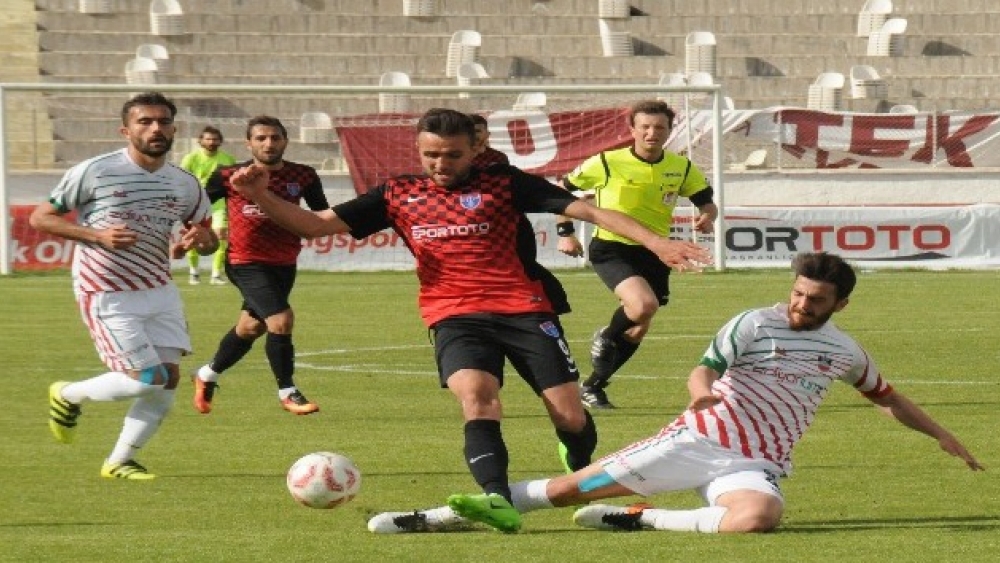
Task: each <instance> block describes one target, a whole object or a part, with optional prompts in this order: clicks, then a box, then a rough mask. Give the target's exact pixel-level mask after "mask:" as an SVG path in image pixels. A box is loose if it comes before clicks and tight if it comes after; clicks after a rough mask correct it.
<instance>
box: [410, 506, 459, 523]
mask: <svg viewBox="0 0 1000 563" xmlns="http://www.w3.org/2000/svg"><path fill="white" fill-rule="evenodd" d="M420 512H421V513H423V515H424V516H426V517H427V522H429V523H431V524H435V525H442V526H448V525H451V524H459V523H461V522H465V518H462V517H461V516H459V515H458V514H455V511H454V510H452V509H451V507H450V506H440V507H438V508H429V509H427V510H421V511H420Z"/></svg>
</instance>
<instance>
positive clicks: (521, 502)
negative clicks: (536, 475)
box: [510, 479, 552, 514]
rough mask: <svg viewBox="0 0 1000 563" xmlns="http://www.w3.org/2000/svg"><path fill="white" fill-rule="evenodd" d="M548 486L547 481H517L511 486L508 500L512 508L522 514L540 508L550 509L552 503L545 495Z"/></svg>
mask: <svg viewBox="0 0 1000 563" xmlns="http://www.w3.org/2000/svg"><path fill="white" fill-rule="evenodd" d="M548 484H549V479H536V480H534V481H518V482H517V483H513V484H511V486H510V499H511V503H512V504H513V505H514V508H516V509H517V511H518V512H520V513H522V514H523V513H525V512H531V511H532V510H539V509H541V508H552V501H551V500H549V496H548V495H547V494H546V493H545V490H546V488H547V487H548Z"/></svg>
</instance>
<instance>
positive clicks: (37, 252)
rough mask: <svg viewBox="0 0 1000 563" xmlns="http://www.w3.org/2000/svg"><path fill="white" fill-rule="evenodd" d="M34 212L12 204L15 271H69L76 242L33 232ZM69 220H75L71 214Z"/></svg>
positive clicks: (28, 206) (12, 252)
mask: <svg viewBox="0 0 1000 563" xmlns="http://www.w3.org/2000/svg"><path fill="white" fill-rule="evenodd" d="M34 209H35V207H34V206H32V205H13V206H11V208H10V212H11V217H12V219H13V224H12V226H11V231H12V232H11V234H12V237H11V245H12V249H11V255H12V256H13V263H14V264H13V266H14V270H15V271H18V270H21V271H23V270H55V269H62V268H69V267H70V264H72V263H73V247H74V246H75V244H76V243H74V242H73V241H70V240H66V239H63V238H59V237H54V236H52V235H48V234H45V233H42V232H39V231H36V230H35V229H32V228H31V225H29V224H28V218H29V217H30V216H31V212H32V211H33V210H34ZM67 217H68V218H69V219H70V220H72V219H73V215H72V214H69V215H67Z"/></svg>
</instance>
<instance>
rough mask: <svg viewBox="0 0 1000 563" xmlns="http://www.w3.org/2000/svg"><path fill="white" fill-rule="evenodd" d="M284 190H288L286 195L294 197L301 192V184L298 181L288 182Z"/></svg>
mask: <svg viewBox="0 0 1000 563" xmlns="http://www.w3.org/2000/svg"><path fill="white" fill-rule="evenodd" d="M285 191H286V192H288V195H290V196H292V197H295V196H297V195H299V194H300V193H302V186H300V185H299V184H298V182H289V183H287V184H285Z"/></svg>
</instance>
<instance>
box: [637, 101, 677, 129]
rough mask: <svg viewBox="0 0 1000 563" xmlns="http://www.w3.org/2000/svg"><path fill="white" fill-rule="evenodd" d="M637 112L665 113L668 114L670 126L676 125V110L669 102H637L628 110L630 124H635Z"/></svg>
mask: <svg viewBox="0 0 1000 563" xmlns="http://www.w3.org/2000/svg"><path fill="white" fill-rule="evenodd" d="M637 113H647V114H653V115H655V114H658V113H659V114H663V115H665V116H667V124H668V125H669V126H670V127H673V126H674V116H675V115H676V114H675V113H674V110H673V109H671V108H670V106H669V105H667V102H662V101H660V100H643V101H641V102H636V103H635V104H633V105H632V108H631V109H629V112H628V122H629V124H630V125H635V115H636V114H637Z"/></svg>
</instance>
